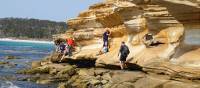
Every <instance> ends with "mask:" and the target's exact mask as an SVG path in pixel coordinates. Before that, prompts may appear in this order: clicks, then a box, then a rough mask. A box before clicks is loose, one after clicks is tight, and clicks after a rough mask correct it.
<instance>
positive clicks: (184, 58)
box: [55, 0, 200, 78]
mask: <svg viewBox="0 0 200 88" xmlns="http://www.w3.org/2000/svg"><path fill="white" fill-rule="evenodd" d="M67 25H68V27H69V28H70V29H71V31H67V32H66V33H65V34H61V35H59V36H56V37H55V38H67V37H69V36H73V37H74V38H75V41H76V43H77V49H76V52H75V53H74V55H73V57H72V58H71V59H75V60H96V66H107V65H119V57H118V56H117V55H118V50H119V47H120V43H121V42H122V41H125V42H126V44H127V45H128V46H129V48H130V51H131V53H130V55H129V56H128V59H127V62H128V63H130V64H138V65H140V66H142V67H143V68H144V70H145V71H152V72H158V73H165V74H169V75H175V76H181V77H182V76H183V77H189V78H199V77H200V70H199V69H198V68H199V65H198V63H200V60H199V58H200V56H199V49H197V48H198V47H197V48H192V49H191V50H194V49H197V50H195V51H190V52H186V51H185V48H183V46H185V44H184V42H183V40H184V34H185V30H187V29H189V28H193V27H195V28H197V29H199V28H200V2H199V0H118V1H116V0H105V1H104V2H102V3H98V4H95V5H92V6H90V7H89V9H88V10H87V11H84V12H81V13H80V14H79V16H78V17H77V18H75V19H71V20H69V21H67ZM105 30H110V31H111V36H110V40H109V41H110V51H109V52H108V53H106V54H102V55H98V53H99V51H100V50H101V48H102V45H103V44H102V43H103V42H102V34H103V32H104V31H105ZM146 33H153V34H154V35H155V36H154V37H155V39H156V40H157V41H159V42H161V43H162V44H159V45H157V46H154V47H151V48H146V47H145V45H144V44H143V37H144V35H145V34H146ZM180 52H181V54H180ZM158 69H159V70H158ZM179 72H182V73H179Z"/></svg>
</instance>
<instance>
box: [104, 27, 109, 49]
mask: <svg viewBox="0 0 200 88" xmlns="http://www.w3.org/2000/svg"><path fill="white" fill-rule="evenodd" d="M109 36H110V31H109V30H106V31H105V32H104V33H103V46H107V47H109V44H108V43H109V41H108V38H109Z"/></svg>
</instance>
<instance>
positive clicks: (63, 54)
mask: <svg viewBox="0 0 200 88" xmlns="http://www.w3.org/2000/svg"><path fill="white" fill-rule="evenodd" d="M66 53H67V50H65V51H64V53H63V56H62V58H61V59H60V61H59V62H62V60H63V59H64V58H65V55H66Z"/></svg>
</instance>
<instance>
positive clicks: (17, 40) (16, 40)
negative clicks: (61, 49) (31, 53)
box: [0, 38, 53, 44]
mask: <svg viewBox="0 0 200 88" xmlns="http://www.w3.org/2000/svg"><path fill="white" fill-rule="evenodd" d="M0 41H11V42H27V43H49V44H53V41H39V40H20V39H10V38H0Z"/></svg>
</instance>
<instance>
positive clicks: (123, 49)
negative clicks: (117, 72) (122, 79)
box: [118, 42, 130, 69]
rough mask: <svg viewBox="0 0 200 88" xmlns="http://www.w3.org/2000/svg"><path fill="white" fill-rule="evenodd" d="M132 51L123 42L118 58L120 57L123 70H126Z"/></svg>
mask: <svg viewBox="0 0 200 88" xmlns="http://www.w3.org/2000/svg"><path fill="white" fill-rule="evenodd" d="M129 53H130V51H129V48H128V46H127V45H126V44H125V42H122V43H121V47H120V50H119V53H118V56H119V55H120V59H119V60H120V67H121V69H124V67H125V65H126V64H125V62H126V58H127V57H128V55H129Z"/></svg>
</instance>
